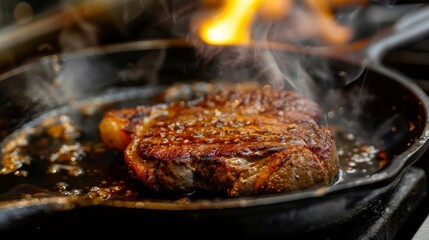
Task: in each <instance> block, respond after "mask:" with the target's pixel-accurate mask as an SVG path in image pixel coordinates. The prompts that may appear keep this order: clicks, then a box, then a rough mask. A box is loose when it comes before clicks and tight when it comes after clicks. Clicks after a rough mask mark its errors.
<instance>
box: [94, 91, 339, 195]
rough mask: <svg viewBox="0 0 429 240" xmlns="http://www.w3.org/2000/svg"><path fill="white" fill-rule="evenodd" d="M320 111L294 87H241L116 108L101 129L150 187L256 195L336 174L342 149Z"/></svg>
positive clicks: (327, 180) (304, 185)
mask: <svg viewBox="0 0 429 240" xmlns="http://www.w3.org/2000/svg"><path fill="white" fill-rule="evenodd" d="M321 115H322V111H321V110H320V108H319V106H318V105H317V104H316V103H315V102H313V101H311V100H309V99H305V98H303V97H301V96H300V95H298V94H297V93H295V92H291V91H284V90H272V89H259V90H252V91H247V90H246V91H240V90H235V91H229V92H227V93H223V94H213V95H208V96H206V97H205V98H200V99H197V100H194V101H188V102H184V101H175V102H171V103H168V104H167V103H166V104H158V105H154V106H140V107H137V108H135V109H125V110H111V111H109V112H106V113H105V116H104V118H103V120H102V121H101V123H100V134H101V138H102V140H103V142H104V143H105V144H106V145H107V146H109V147H112V148H116V149H118V150H123V151H124V157H125V158H124V159H125V162H126V164H127V166H128V168H129V169H130V173H131V176H132V177H134V178H136V179H139V180H140V181H141V182H142V183H143V184H144V185H145V186H146V187H147V188H149V189H151V190H154V191H161V192H182V193H186V192H191V191H194V190H195V189H204V190H209V191H215V192H219V193H223V194H226V195H228V196H242V195H256V194H266V193H277V192H290V191H296V190H302V189H307V188H310V187H315V186H321V185H328V184H330V183H331V182H332V181H333V179H334V177H335V175H336V174H337V172H338V156H337V153H336V149H335V143H334V140H333V136H332V134H331V132H330V130H329V129H328V128H326V127H321V126H319V125H318V124H317V122H316V120H317V119H318V118H319V117H321Z"/></svg>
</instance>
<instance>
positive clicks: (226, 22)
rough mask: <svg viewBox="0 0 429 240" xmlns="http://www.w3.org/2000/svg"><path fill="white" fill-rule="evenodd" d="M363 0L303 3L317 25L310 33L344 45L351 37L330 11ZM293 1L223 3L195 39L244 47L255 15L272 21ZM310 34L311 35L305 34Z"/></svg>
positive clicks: (308, 0) (229, 0)
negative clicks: (312, 32)
mask: <svg viewBox="0 0 429 240" xmlns="http://www.w3.org/2000/svg"><path fill="white" fill-rule="evenodd" d="M366 2H367V0H305V1H303V3H304V4H305V5H306V6H307V8H308V12H309V18H308V19H309V21H313V23H314V24H317V26H314V27H313V30H312V31H314V32H315V33H316V35H317V36H319V37H320V38H321V39H323V40H324V41H326V42H328V43H333V44H341V43H345V42H347V41H348V40H350V39H351V37H352V31H351V29H350V28H349V27H347V26H343V25H340V24H339V23H337V22H336V20H335V18H334V9H335V8H339V7H341V6H346V5H351V4H358V5H362V4H365V3H366ZM294 3H295V2H294V1H293V0H269V1H268V0H267V1H262V0H224V4H223V5H222V6H221V9H220V11H219V13H218V14H216V16H215V17H212V18H206V19H205V20H204V21H203V23H202V24H201V25H200V27H199V36H200V37H201V39H202V40H203V41H205V42H206V43H208V44H212V45H222V44H248V43H249V42H250V41H251V40H252V39H251V26H252V22H253V20H254V18H255V16H256V15H257V14H259V15H260V16H262V17H264V18H268V17H270V18H271V19H273V20H276V19H279V18H281V17H284V16H286V15H288V14H290V13H291V12H292V11H293V10H292V9H293V5H294ZM309 35H311V34H309Z"/></svg>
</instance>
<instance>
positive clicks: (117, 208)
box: [0, 28, 429, 238]
mask: <svg viewBox="0 0 429 240" xmlns="http://www.w3.org/2000/svg"><path fill="white" fill-rule="evenodd" d="M426 29H427V28H426ZM417 35H418V34H417ZM405 36H408V38H414V37H415V36H416V34H414V33H410V34H408V35H407V34H405ZM386 39H387V40H385V42H383V43H380V44H381V45H380V44H374V46H373V47H372V48H371V49H370V50H369V54H368V56H372V57H370V60H371V62H369V63H367V64H366V65H365V66H364V67H362V66H360V65H358V64H356V63H352V62H348V61H342V60H338V59H334V58H332V59H330V60H329V61H328V62H327V65H326V66H327V68H326V69H325V70H329V72H331V73H332V74H331V75H329V78H331V80H332V81H330V82H328V83H326V76H322V75H320V74H319V73H318V72H317V71H311V69H308V70H309V71H308V72H309V74H311V77H312V78H313V79H315V80H316V82H317V83H319V84H318V85H316V86H317V87H318V89H317V90H316V91H314V93H315V94H314V95H311V96H310V95H309V96H310V97H313V98H315V100H317V101H318V102H319V103H321V106H322V107H323V108H324V111H325V113H326V118H325V119H324V120H323V121H322V123H323V124H328V125H330V126H331V127H333V128H335V129H340V130H341V131H346V132H347V133H350V134H351V135H353V136H354V137H355V138H358V139H359V141H360V143H362V144H368V145H371V146H380V147H381V148H382V149H384V150H385V152H386V153H387V156H388V159H389V161H387V164H386V165H385V166H384V165H383V166H382V167H381V168H380V169H376V170H374V171H372V172H368V173H367V174H360V175H356V176H357V177H350V176H352V175H347V174H346V173H345V172H344V171H343V172H342V173H341V174H340V175H339V176H338V178H337V180H336V182H335V183H333V184H332V185H331V186H328V187H322V188H317V189H309V190H305V191H298V192H293V193H285V194H274V195H264V196H256V197H240V198H224V197H218V196H213V195H210V194H200V195H198V194H196V196H181V197H179V198H178V197H175V196H159V195H153V194H149V193H146V192H145V191H140V190H139V188H140V187H141V186H140V185H139V183H137V182H134V181H133V180H131V179H130V178H129V176H128V175H127V173H126V170H124V167H123V164H122V161H121V156H120V154H119V153H115V152H113V151H107V152H103V151H98V150H97V149H102V144H101V143H100V140H99V139H98V136H97V129H96V125H95V124H94V123H97V122H98V120H99V119H100V117H101V114H102V112H103V111H104V110H107V109H110V108H118V107H127V106H133V105H135V104H136V103H139V104H141V103H154V102H156V101H158V100H159V96H160V94H161V93H162V91H163V90H165V89H166V88H167V87H170V86H171V85H173V84H176V83H183V84H192V83H195V82H212V83H213V82H214V83H216V81H214V80H227V81H231V82H237V81H238V82H242V80H243V79H248V78H257V79H258V80H260V81H266V80H267V77H266V75H264V74H260V71H261V70H260V68H257V67H256V65H255V64H254V62H252V60H248V61H246V60H243V61H239V62H233V63H234V65H232V64H229V62H228V64H222V61H223V63H225V59H229V58H230V57H231V55H230V53H231V50H232V51H233V52H235V53H236V50H237V49H239V48H236V49H229V48H233V47H225V48H223V49H222V50H220V51H216V52H214V53H213V57H212V58H210V59H207V58H204V59H203V58H201V55H200V52H198V51H196V50H195V49H194V48H193V47H191V46H190V45H189V44H188V43H186V42H184V41H180V40H179V41H178V40H158V41H144V42H135V43H126V44H119V45H113V46H107V47H102V48H96V49H89V50H86V51H80V52H77V53H71V54H64V55H55V56H51V57H48V58H44V59H42V60H40V61H38V62H35V63H32V64H28V65H25V66H23V67H20V68H18V69H15V70H13V71H11V72H9V73H6V74H4V75H2V76H0V91H1V94H0V127H1V130H0V134H1V135H0V136H1V139H2V140H3V142H2V144H3V147H5V145H6V143H7V142H8V141H9V140H10V139H12V138H17V136H19V134H20V133H21V134H22V133H23V131H26V130H28V129H32V128H34V127H35V126H37V125H40V124H42V122H43V119H47V118H49V119H51V120H52V119H54V120H53V121H55V120H57V121H60V120H61V118H60V116H62V115H65V116H69V117H70V118H71V119H72V121H75V122H77V123H78V125H79V127H80V128H81V130H82V135H81V136H80V137H79V138H78V140H77V141H78V142H79V141H80V143H81V144H82V145H85V144H88V145H85V146H91V147H90V148H85V151H86V155H79V156H78V157H79V158H80V159H79V161H77V162H78V163H77V165H73V164H74V163H70V162H66V165H67V164H69V166H79V167H82V169H81V170H83V171H84V174H83V175H79V174H77V176H74V175H73V173H71V172H70V171H67V168H64V169H62V170H60V171H59V173H51V174H49V173H47V171H48V169H49V167H52V162H50V161H49V157H48V156H46V155H43V154H46V152H44V151H45V150H44V149H43V148H42V147H40V146H31V144H30V145H28V144H27V145H26V142H25V141H21V142H18V144H22V145H23V146H24V147H28V148H32V149H35V150H34V152H37V153H38V154H39V155H38V156H35V155H34V152H32V153H31V154H33V155H31V154H29V155H31V157H32V158H31V160H30V161H29V162H28V164H24V165H23V166H22V167H20V168H19V167H18V168H19V169H18V168H17V169H18V170H17V171H12V173H10V174H2V175H0V230H1V231H2V232H3V234H4V235H5V236H6V235H7V234H10V235H11V236H21V235H25V234H36V233H46V234H51V236H52V235H54V236H58V237H60V236H61V235H56V234H65V235H76V236H79V235H80V234H84V233H85V232H89V233H91V234H95V235H98V236H108V235H109V234H113V233H119V234H123V235H127V234H130V233H131V234H144V235H152V236H157V237H161V236H168V237H176V238H177V237H179V238H181V237H183V238H185V237H186V238H187V237H191V238H192V237H195V236H197V237H201V238H208V237H228V236H266V235H276V236H278V235H279V234H280V235H282V234H283V236H287V235H299V234H300V233H305V232H312V231H317V230H320V229H323V228H326V227H332V226H336V224H340V223H342V222H345V221H347V220H348V219H350V218H352V217H353V216H355V215H356V214H358V213H359V212H360V211H362V210H363V209H365V208H368V207H370V206H371V203H372V201H374V199H377V197H378V196H380V195H382V194H384V193H385V192H387V191H388V190H390V189H392V188H394V187H395V186H396V184H397V183H398V182H399V181H400V180H401V177H402V176H403V174H404V173H405V171H406V170H407V169H408V168H409V167H410V166H411V165H412V164H413V163H414V162H415V161H416V160H417V159H418V158H419V157H420V156H421V154H422V153H423V152H424V151H425V150H426V148H427V145H428V141H427V140H428V136H429V132H428V109H429V105H428V98H427V96H426V95H425V94H424V92H423V91H422V90H421V89H420V88H419V87H418V86H417V85H416V84H414V83H413V82H412V81H411V80H409V79H407V78H406V77H404V76H402V75H401V74H400V73H397V72H394V71H392V70H389V69H387V68H385V67H383V66H382V65H381V64H380V59H381V56H382V55H383V54H384V53H385V51H386V50H387V49H389V48H391V47H392V46H394V45H395V44H393V43H392V42H395V41H396V40H395V39H397V36H395V38H390V39H389V38H386ZM404 39H405V40H406V38H403V39H400V40H398V42H402V41H404ZM241 50H243V49H241ZM244 50H245V52H247V53H249V52H250V53H255V50H254V49H251V48H248V47H244ZM258 51H262V52H258V54H262V53H263V52H264V51H272V49H265V50H258ZM275 51H280V50H275ZM238 52H240V53H241V52H242V51H238ZM225 54H226V55H225ZM374 56H375V57H374ZM307 57H308V58H311V57H312V56H307ZM234 59H236V58H235V57H234ZM219 60H221V62H219ZM310 67H311V66H310ZM354 71H355V73H353V72H354ZM348 74H349V75H348ZM347 76H349V77H350V76H355V77H356V79H354V78H353V79H352V78H349V77H347ZM345 79H346V80H348V81H349V83H347V84H345ZM351 80H353V81H351ZM322 83H323V84H322ZM183 86H189V85H183ZM184 89H185V90H186V88H184ZM182 90H183V88H182ZM129 99H131V100H132V101H128V100H129ZM107 103H108V104H107ZM23 129H24V130H23ZM27 133H28V132H27ZM24 135H25V136H27V138H21V140H23V139H24V140H28V141H30V142H31V141H32V139H33V138H35V137H34V135H37V133H30V134H24ZM351 135H350V136H351ZM28 136H30V137H28ZM39 137H40V136H39ZM39 140H40V139H39ZM337 140H338V141H340V140H339V139H337ZM47 141H48V140H47ZM40 142H43V140H40V141H39V143H40ZM53 144H54V145H55V144H56V145H57V146H60V145H61V144H62V143H61V142H54V143H53ZM41 146H44V145H41ZM49 147H50V146H49V145H48V147H47V148H49ZM24 149H25V148H24ZM40 153H42V154H40ZM68 170H70V169H68ZM3 171H5V170H4V169H3ZM348 176H349V177H348ZM94 187H95V188H94ZM83 236H85V235H83Z"/></svg>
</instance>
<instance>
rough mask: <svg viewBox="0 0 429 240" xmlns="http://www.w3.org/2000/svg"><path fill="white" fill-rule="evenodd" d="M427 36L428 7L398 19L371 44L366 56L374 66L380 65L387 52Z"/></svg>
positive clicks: (428, 23) (428, 26)
mask: <svg viewBox="0 0 429 240" xmlns="http://www.w3.org/2000/svg"><path fill="white" fill-rule="evenodd" d="M428 34H429V5H424V6H423V7H422V8H420V9H418V10H416V11H414V12H412V13H410V14H407V15H405V16H404V17H402V18H401V19H399V20H398V21H397V22H396V23H395V24H394V25H393V26H392V27H391V28H390V30H389V31H388V32H387V34H386V35H383V36H382V37H381V38H380V40H378V41H376V42H374V43H372V44H371V45H370V46H369V47H368V48H367V50H366V56H367V58H368V60H369V61H370V62H372V63H373V64H375V65H382V60H383V57H384V56H385V55H386V53H388V52H389V51H391V50H393V49H395V48H398V47H400V46H403V45H405V44H407V43H411V42H413V41H416V40H418V39H420V38H423V37H425V35H428Z"/></svg>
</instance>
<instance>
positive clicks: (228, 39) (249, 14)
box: [200, 0, 262, 45]
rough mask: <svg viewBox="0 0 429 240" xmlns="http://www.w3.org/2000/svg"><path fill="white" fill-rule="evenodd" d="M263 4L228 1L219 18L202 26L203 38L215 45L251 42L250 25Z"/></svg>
mask: <svg viewBox="0 0 429 240" xmlns="http://www.w3.org/2000/svg"><path fill="white" fill-rule="evenodd" d="M261 2H262V1H261V0H229V1H226V3H225V4H224V6H223V9H222V10H221V13H220V14H219V16H216V17H215V18H214V19H211V20H209V21H206V22H204V23H203V24H202V25H201V28H200V36H201V38H202V39H203V40H204V41H205V42H207V43H209V44H215V45H216V44H241V43H247V42H249V40H250V34H249V28H250V24H251V21H252V18H253V16H254V15H255V13H256V10H257V8H258V7H259V5H260V3H261Z"/></svg>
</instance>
